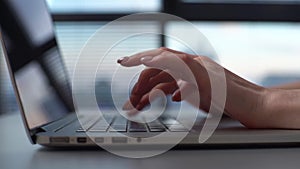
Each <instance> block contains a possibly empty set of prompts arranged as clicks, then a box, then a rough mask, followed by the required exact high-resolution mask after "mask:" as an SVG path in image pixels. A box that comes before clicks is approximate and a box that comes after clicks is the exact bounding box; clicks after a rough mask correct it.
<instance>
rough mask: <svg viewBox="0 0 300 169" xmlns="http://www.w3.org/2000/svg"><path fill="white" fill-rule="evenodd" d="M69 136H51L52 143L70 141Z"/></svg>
mask: <svg viewBox="0 0 300 169" xmlns="http://www.w3.org/2000/svg"><path fill="white" fill-rule="evenodd" d="M69 141H70V139H69V137H51V138H50V143H69Z"/></svg>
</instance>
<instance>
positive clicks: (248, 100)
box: [225, 70, 267, 128]
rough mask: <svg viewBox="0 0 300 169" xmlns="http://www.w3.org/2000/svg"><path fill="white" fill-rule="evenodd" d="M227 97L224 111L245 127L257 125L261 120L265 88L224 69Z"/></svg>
mask: <svg viewBox="0 0 300 169" xmlns="http://www.w3.org/2000/svg"><path fill="white" fill-rule="evenodd" d="M225 74H226V83H227V99H226V105H225V111H226V112H227V113H228V115H229V116H231V117H232V118H234V119H236V120H239V121H240V122H241V123H243V124H244V125H245V126H247V127H251V128H252V127H255V128H256V127H257V126H259V124H260V123H261V120H263V119H262V118H261V117H262V111H264V104H265V103H264V100H265V98H266V93H267V92H266V89H265V88H263V87H261V86H258V85H255V84H253V83H251V82H249V81H247V80H245V79H243V78H241V77H239V76H237V75H235V74H234V73H232V72H230V71H228V70H226V72H225Z"/></svg>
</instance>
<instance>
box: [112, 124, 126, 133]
mask: <svg viewBox="0 0 300 169" xmlns="http://www.w3.org/2000/svg"><path fill="white" fill-rule="evenodd" d="M109 131H110V132H126V131H127V126H126V125H122V126H111V127H110V128H109Z"/></svg>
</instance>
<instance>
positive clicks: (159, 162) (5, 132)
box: [0, 115, 300, 169]
mask: <svg viewBox="0 0 300 169" xmlns="http://www.w3.org/2000/svg"><path fill="white" fill-rule="evenodd" d="M299 167H300V148H276V149H270V148H268V149H232V150H231V149H229V150H228V149H226V150H224V149H223V150H221V149H208V150H203V149H202V150H201V149H200V150H184V151H183V150H172V151H169V152H167V153H165V154H162V155H159V156H155V157H152V158H147V159H128V158H122V157H118V156H115V155H113V154H110V153H108V152H106V151H101V150H76V151H75V150H73V151H72V150H49V149H46V148H43V147H41V146H39V145H31V144H30V143H29V141H28V140H27V137H26V134H25V130H24V128H23V124H22V122H21V117H20V115H10V116H0V169H14V168H16V169H39V168H43V169H48V168H49V169H69V168H70V169H77V168H78V169H79V168H80V169H93V168H99V169H114V168H116V169H127V168H128V169H166V168H172V169H177V168H178V169H190V168H197V169H205V168H222V169H227V168H228V169H235V168H239V169H240V168H245V169H246V168H249V169H254V168H261V169H266V168H270V169H277V168H278V169H290V168H295V169H298V168H299Z"/></svg>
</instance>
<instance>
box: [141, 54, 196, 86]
mask: <svg viewBox="0 0 300 169" xmlns="http://www.w3.org/2000/svg"><path fill="white" fill-rule="evenodd" d="M141 62H142V63H143V64H144V65H145V66H147V67H153V68H157V69H161V70H164V71H166V72H168V73H169V74H170V75H171V76H172V77H173V78H174V79H175V80H180V79H183V80H186V81H192V80H194V81H195V77H194V74H193V72H197V69H198V68H197V67H199V65H195V63H196V61H195V60H194V59H193V58H191V57H190V56H189V55H187V54H174V53H171V52H164V53H162V54H160V55H158V56H155V57H150V56H147V57H144V58H142V59H141ZM191 69H194V70H193V71H191Z"/></svg>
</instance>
